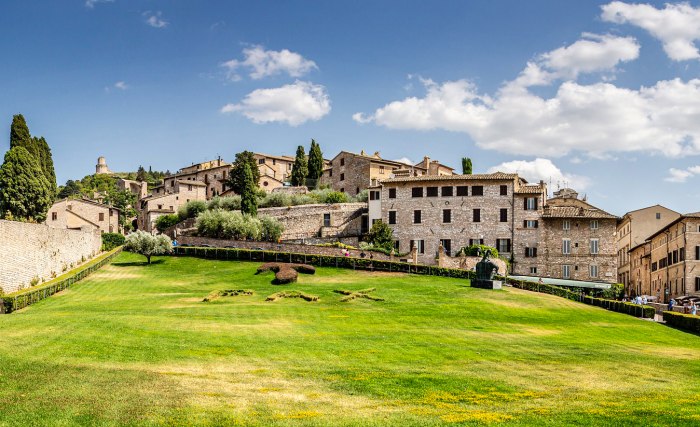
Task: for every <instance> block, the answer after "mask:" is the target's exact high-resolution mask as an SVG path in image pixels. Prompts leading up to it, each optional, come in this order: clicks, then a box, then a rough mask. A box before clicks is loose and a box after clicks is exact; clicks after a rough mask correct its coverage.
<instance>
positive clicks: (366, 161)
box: [321, 151, 453, 196]
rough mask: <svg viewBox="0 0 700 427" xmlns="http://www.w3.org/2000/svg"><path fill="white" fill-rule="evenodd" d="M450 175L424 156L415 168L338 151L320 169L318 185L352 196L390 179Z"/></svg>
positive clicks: (378, 158) (448, 168) (444, 167)
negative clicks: (321, 171)
mask: <svg viewBox="0 0 700 427" xmlns="http://www.w3.org/2000/svg"><path fill="white" fill-rule="evenodd" d="M431 173H432V174H433V175H435V176H437V175H452V173H453V170H452V168H450V167H448V166H445V165H441V164H440V163H439V162H438V161H436V160H432V161H431V160H430V158H428V157H425V158H424V159H423V161H422V162H421V163H419V164H418V165H411V164H408V163H403V162H398V161H393V160H387V159H383V158H381V156H380V155H379V152H375V153H374V154H372V155H368V154H366V153H365V152H364V151H362V152H361V153H360V154H355V153H351V152H348V151H341V152H340V153H338V155H336V156H335V157H334V158H333V159H332V160H330V161H329V163H328V166H327V167H326V168H325V169H324V170H323V176H322V177H321V184H322V185H329V186H330V187H331V188H333V189H334V190H336V191H342V192H344V193H348V194H349V195H351V196H356V195H357V193H359V192H360V191H362V190H365V189H367V188H368V187H371V186H376V185H378V184H379V183H380V182H381V181H383V180H386V179H389V178H393V177H394V176H397V177H398V176H403V177H409V176H423V175H430V174H431Z"/></svg>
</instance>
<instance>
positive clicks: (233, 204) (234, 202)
mask: <svg viewBox="0 0 700 427" xmlns="http://www.w3.org/2000/svg"><path fill="white" fill-rule="evenodd" d="M215 209H223V210H225V211H240V210H241V196H237V195H233V196H225V197H220V196H216V197H214V198H212V199H211V200H209V202H207V210H210V211H213V210H215Z"/></svg>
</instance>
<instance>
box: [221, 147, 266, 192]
mask: <svg viewBox="0 0 700 427" xmlns="http://www.w3.org/2000/svg"><path fill="white" fill-rule="evenodd" d="M246 164H247V165H248V167H249V168H250V172H251V175H252V177H253V183H254V188H257V186H258V183H259V182H260V169H258V163H257V162H256V161H255V154H254V153H253V152H252V151H241V152H240V153H237V154H236V160H234V162H233V164H232V165H231V172H230V173H229V179H228V181H227V182H226V185H228V186H229V187H231V189H232V190H233V191H234V192H235V193H236V194H243V188H244V187H245V184H244V181H245V174H244V166H245V165H246Z"/></svg>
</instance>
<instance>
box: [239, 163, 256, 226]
mask: <svg viewBox="0 0 700 427" xmlns="http://www.w3.org/2000/svg"><path fill="white" fill-rule="evenodd" d="M257 187H258V186H257V185H256V183H255V182H254V181H253V172H252V171H251V170H250V164H249V163H247V162H246V163H244V164H243V189H242V191H241V212H243V213H244V214H248V215H252V216H257V215H258V198H257V197H256V196H255V192H256V191H255V190H256V189H257Z"/></svg>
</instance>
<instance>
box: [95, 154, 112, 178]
mask: <svg viewBox="0 0 700 427" xmlns="http://www.w3.org/2000/svg"><path fill="white" fill-rule="evenodd" d="M102 173H112V172H111V171H110V170H109V167H107V161H106V160H105V158H104V157H103V156H100V157H98V158H97V166H95V175H98V174H102Z"/></svg>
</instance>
